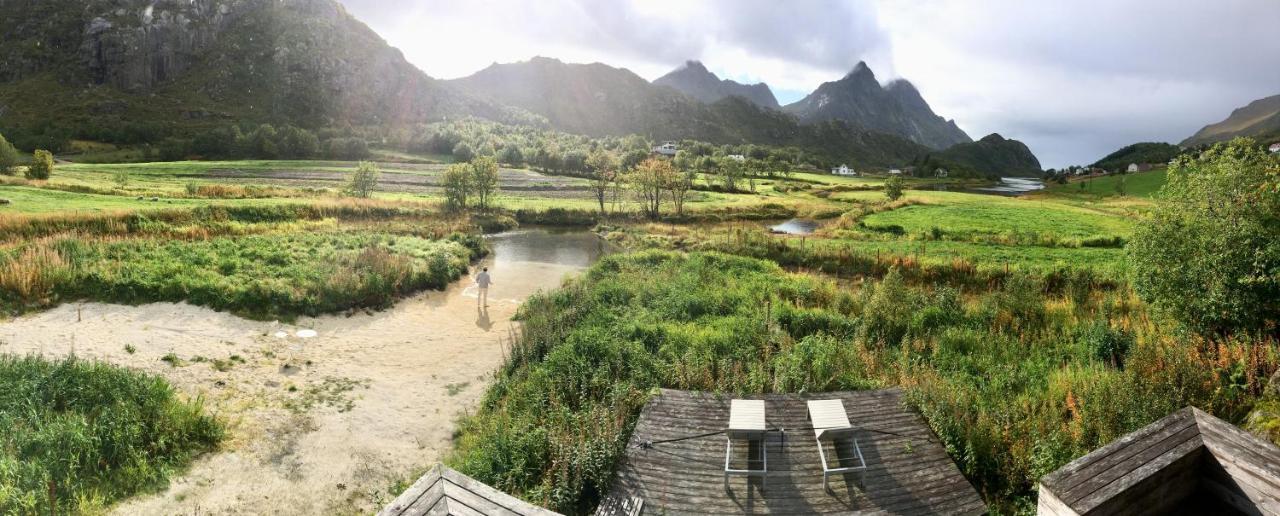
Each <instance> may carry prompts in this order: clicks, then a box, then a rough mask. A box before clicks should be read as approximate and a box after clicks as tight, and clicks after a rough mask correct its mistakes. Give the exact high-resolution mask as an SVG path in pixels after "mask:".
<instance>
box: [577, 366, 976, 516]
mask: <svg viewBox="0 0 1280 516" xmlns="http://www.w3.org/2000/svg"><path fill="white" fill-rule="evenodd" d="M744 398H747V399H763V400H765V405H766V410H767V413H766V421H767V424H768V426H769V427H770V428H785V429H787V430H786V432H769V433H768V435H767V437H766V439H765V446H766V447H767V449H768V457H769V475H768V478H767V479H766V480H767V484H766V486H767V487H766V489H765V491H764V492H761V490H760V485H761V479H760V478H744V477H731V478H730V481H729V489H728V491H726V490H725V485H724V472H723V470H724V459H725V457H724V454H725V436H724V435H712V436H706V437H699V438H694V439H688V440H682V441H678V442H667V443H656V441H661V440H665V439H673V438H681V437H687V436H692V435H699V434H704V433H708V432H717V431H721V430H724V429H725V428H727V426H728V422H729V401H730V400H729V398H728V397H721V396H718V395H715V394H709V393H698V392H689V391H677V390H667V389H664V390H662V392H661V394H659V395H658V396H655V397H654V398H653V399H651V400H650V401H649V403H648V404H646V405H645V407H644V409H643V410H642V411H641V413H640V419H639V421H638V422H637V423H636V428H635V432H634V434H633V435H632V438H631V441H630V443H629V445H628V450H627V456H626V458H625V459H624V461H623V463H622V464H621V465H620V467H619V469H618V473H617V475H615V477H614V482H613V486H612V488H611V490H610V492H609V494H608V497H607V498H606V500H605V503H604V504H602V506H604V507H610V506H619V505H624V502H626V501H629V500H632V501H634V500H638V501H641V502H643V514H852V513H891V514H981V513H984V512H986V506H985V505H984V504H983V502H982V499H981V498H980V497H979V496H978V493H977V491H975V490H974V488H973V485H971V484H970V483H969V481H968V480H967V479H965V477H964V476H963V475H962V474H961V473H960V470H959V469H958V468H957V467H956V465H955V464H954V463H953V462H952V461H951V458H950V457H948V456H947V454H946V452H945V451H944V450H943V448H942V446H941V444H940V443H939V442H938V439H937V437H936V436H934V435H933V432H932V431H931V430H930V429H929V427H928V425H926V424H925V422H924V420H923V419H922V418H921V417H920V416H919V415H917V414H916V413H914V412H913V411H911V410H909V409H908V408H907V407H905V406H904V405H903V404H902V393H901V391H900V390H898V389H889V390H878V391H856V392H832V393H821V394H811V395H790V394H772V395H768V394H767V395H759V396H744ZM810 399H841V400H844V403H845V408H846V410H847V411H848V414H849V420H850V421H851V422H852V423H853V426H854V427H855V428H857V430H856V431H855V432H854V434H853V435H854V437H856V438H857V439H858V445H859V447H860V448H861V450H862V455H863V456H864V457H865V459H866V461H867V470H866V472H865V477H863V478H861V479H859V476H860V475H859V474H856V473H851V474H847V475H843V476H833V477H832V478H831V487H832V489H833V492H826V491H824V490H823V489H822V467H821V465H820V464H819V458H818V449H817V446H818V444H817V442H816V440H815V439H814V432H813V430H812V425H811V424H810V423H809V422H808V421H807V412H806V410H807V409H806V406H805V402H806V401H807V400H810ZM784 435H785V438H784ZM646 442H651V443H655V444H653V445H652V446H651V447H648V448H646V447H645V446H644V443H646ZM827 446H828V448H827V450H828V453H827V456H828V459H829V460H830V461H832V462H831V465H832V466H835V465H836V461H840V465H849V464H847V461H848V460H849V459H850V458H851V457H852V456H853V446H852V442H851V441H848V440H838V441H837V443H835V444H828V445H827ZM757 448H758V446H755V447H748V446H746V445H743V446H738V445H737V443H735V445H734V450H735V452H738V453H736V454H735V455H736V456H735V457H734V465H735V466H736V467H741V466H742V465H743V464H744V463H745V462H746V460H747V458H748V457H751V458H758V457H759V451H760V450H758V449H757ZM833 448H834V449H833ZM832 452H834V453H832ZM853 460H854V461H856V459H853ZM606 512H607V511H606Z"/></svg>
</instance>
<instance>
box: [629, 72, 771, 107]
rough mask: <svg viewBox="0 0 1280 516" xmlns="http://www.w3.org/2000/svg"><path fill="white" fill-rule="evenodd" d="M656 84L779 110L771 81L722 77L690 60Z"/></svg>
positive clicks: (704, 99) (702, 97) (704, 98)
mask: <svg viewBox="0 0 1280 516" xmlns="http://www.w3.org/2000/svg"><path fill="white" fill-rule="evenodd" d="M653 83H654V84H657V85H659V86H670V87H671V88H674V89H675V90H676V91H679V92H680V93H683V94H685V95H688V96H690V97H693V98H695V99H698V100H700V101H702V102H706V103H712V102H715V101H717V100H720V99H723V98H725V97H730V96H738V97H742V98H744V99H747V100H749V101H751V103H753V104H755V105H757V106H760V107H767V108H773V109H779V106H778V99H777V98H776V97H774V96H773V90H770V89H769V85H768V84H765V83H762V82H761V83H756V84H742V83H739V82H737V81H731V80H729V79H721V78H719V77H717V76H716V74H713V73H711V71H709V70H707V67H706V66H703V65H702V63H701V62H698V61H687V62H685V64H684V65H682V66H681V67H680V68H677V69H675V70H672V71H671V72H670V73H668V74H666V75H663V76H662V77H659V78H657V79H654V80H653Z"/></svg>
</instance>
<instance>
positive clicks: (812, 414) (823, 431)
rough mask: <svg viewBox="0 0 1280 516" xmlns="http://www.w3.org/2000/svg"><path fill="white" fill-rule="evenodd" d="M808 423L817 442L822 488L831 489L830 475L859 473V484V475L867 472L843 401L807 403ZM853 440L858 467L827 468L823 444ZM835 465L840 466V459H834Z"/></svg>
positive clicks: (813, 401)
mask: <svg viewBox="0 0 1280 516" xmlns="http://www.w3.org/2000/svg"><path fill="white" fill-rule="evenodd" d="M809 422H811V423H813V436H814V440H816V441H817V442H818V457H819V458H820V459H821V460H822V488H823V489H824V490H826V491H830V490H831V488H830V487H829V486H828V484H827V479H828V478H830V477H831V475H841V474H845V473H859V475H860V476H859V479H858V480H859V482H861V480H862V477H861V474H864V473H865V472H866V470H867V461H866V460H863V458H862V448H859V447H858V440H857V439H854V438H853V433H854V428H853V425H852V424H850V423H849V414H847V413H846V412H845V411H844V401H842V400H810V401H809ZM846 437H847V438H850V439H853V451H854V453H856V454H857V456H858V465H857V466H850V467H835V468H832V467H828V466H827V452H826V447H825V446H824V445H823V443H824V442H833V441H835V440H836V439H840V438H846ZM836 465H837V466H839V465H840V459H839V458H838V457H837V458H836Z"/></svg>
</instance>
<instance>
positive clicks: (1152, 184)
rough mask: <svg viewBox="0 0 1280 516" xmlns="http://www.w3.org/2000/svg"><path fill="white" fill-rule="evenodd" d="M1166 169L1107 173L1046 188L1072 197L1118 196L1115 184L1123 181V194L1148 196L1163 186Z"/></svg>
mask: <svg viewBox="0 0 1280 516" xmlns="http://www.w3.org/2000/svg"><path fill="white" fill-rule="evenodd" d="M1165 173H1166V169H1163V168H1161V169H1156V170H1152V171H1150V172H1138V173H1136V174H1124V175H1108V176H1102V177H1095V178H1089V179H1079V180H1074V181H1071V182H1069V183H1067V184H1065V185H1060V184H1056V183H1054V184H1051V185H1050V186H1049V187H1048V188H1046V190H1048V192H1049V193H1051V194H1053V195H1056V196H1066V197H1074V198H1102V197H1119V196H1120V191H1119V190H1118V189H1117V185H1119V184H1120V182H1121V181H1122V180H1123V181H1124V194H1125V195H1127V196H1130V197H1142V198H1150V197H1151V196H1152V195H1154V194H1155V193H1156V191H1158V190H1160V187H1161V186H1164V182H1165Z"/></svg>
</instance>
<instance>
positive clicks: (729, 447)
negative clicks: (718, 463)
mask: <svg viewBox="0 0 1280 516" xmlns="http://www.w3.org/2000/svg"><path fill="white" fill-rule="evenodd" d="M732 456H733V439H730V438H728V437H726V438H725V439H724V492H726V493H728V492H729V458H730V457H732Z"/></svg>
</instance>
